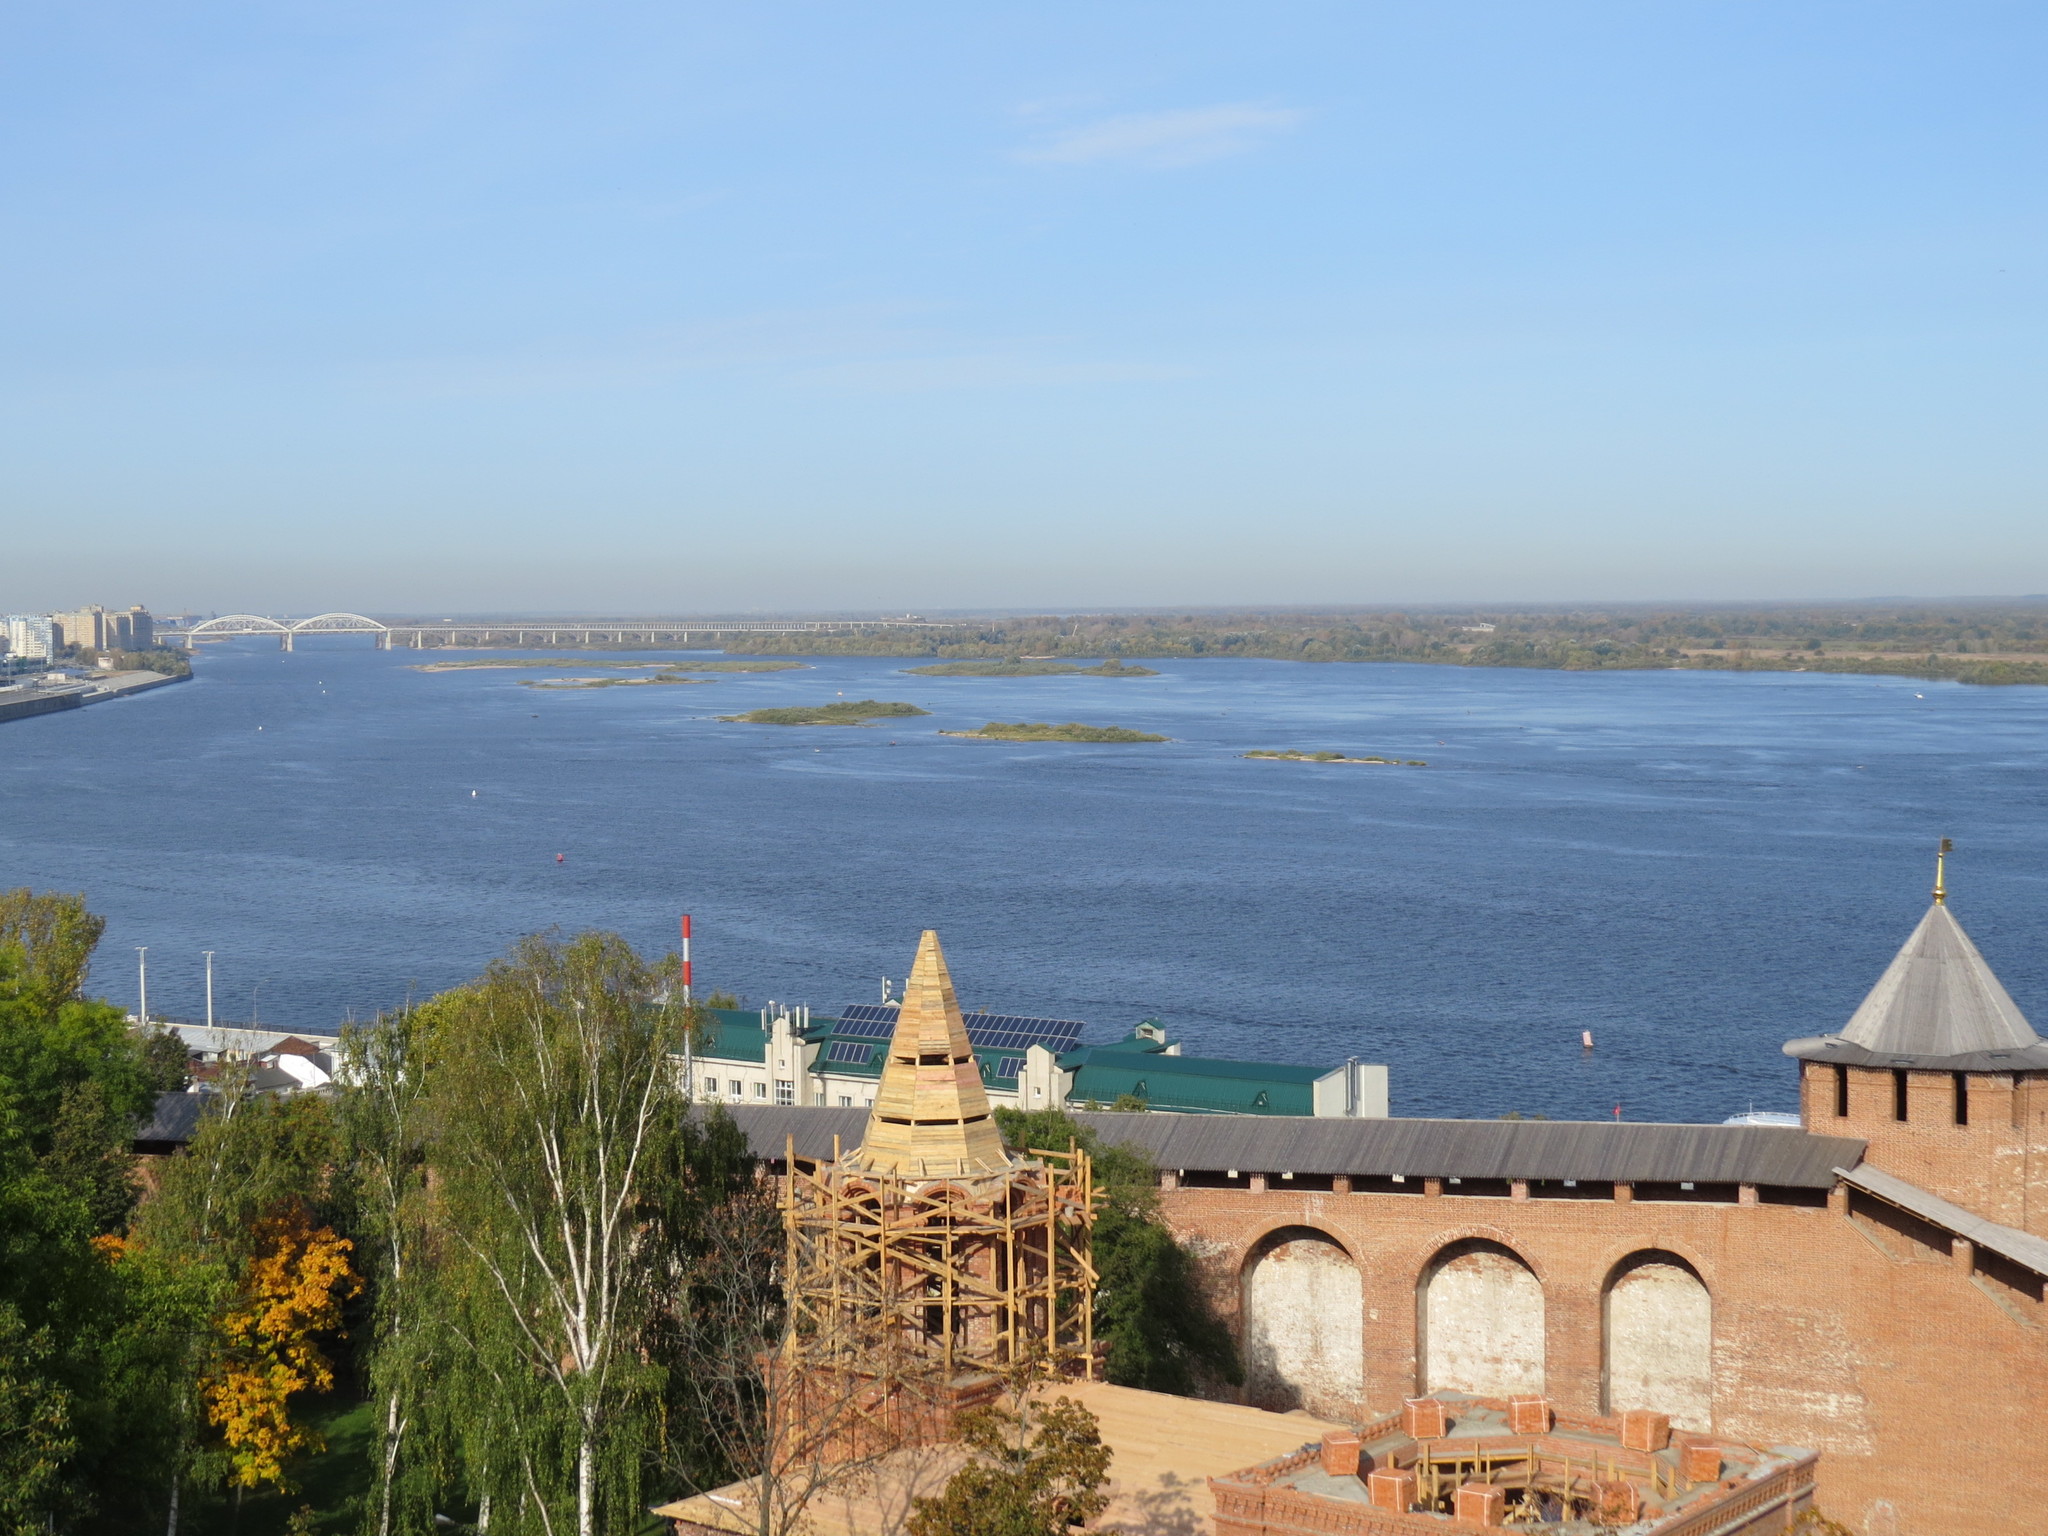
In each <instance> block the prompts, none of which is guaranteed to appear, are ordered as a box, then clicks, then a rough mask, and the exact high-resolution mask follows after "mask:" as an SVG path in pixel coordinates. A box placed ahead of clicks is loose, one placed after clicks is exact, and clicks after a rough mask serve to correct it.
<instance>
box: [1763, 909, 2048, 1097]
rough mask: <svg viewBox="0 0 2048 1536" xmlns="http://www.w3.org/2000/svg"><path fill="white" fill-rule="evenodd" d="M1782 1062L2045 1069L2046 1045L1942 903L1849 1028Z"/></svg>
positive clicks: (1794, 1047) (1797, 1047)
mask: <svg viewBox="0 0 2048 1536" xmlns="http://www.w3.org/2000/svg"><path fill="white" fill-rule="evenodd" d="M1785 1054H1786V1055H1788V1056H1798V1057H1802V1058H1805V1059H1806V1060H1809V1061H1840V1062H1846V1063H1848V1064H1849V1065H1851V1066H1901V1067H1911V1066H1925V1067H1936V1068H1943V1069H1947V1070H1951V1071H1999V1070H2006V1071H2025V1070H2040V1069H2042V1068H2048V1042H2044V1041H2043V1040H2042V1039H2041V1037H2040V1036H2039V1035H2038V1034H2036V1033H2035V1032H2034V1027H2033V1025H2031V1024H2029V1023H2028V1022H2027V1018H2026V1015H2025V1014H2023V1013H2021V1012H2020V1009H2019V1004H2017V1003H2015V1002H2014V1001H2013V1000H2012V997H2011V995H2010V994H2008V993H2007V992H2006V990H2005V988H2004V987H2003V986H2001V985H2000V984H1999V980H1998V978H1997V977H1996V976H1995V975H1993V974H1992V972H1991V967H1990V966H1988V965H1986V964H1985V963H1984V957H1983V956H1982V955H1980V954H1979V953H1977V946H1976V945H1974V944H1972V943H1971V942H1970V939H1969V935H1968V934H1966V933H1964V932H1963V929H1962V925H1961V924H1960V923H1958V922H1957V921H1956V920H1955V917H1954V915H1953V914H1952V913H1950V911H1949V909H1948V907H1947V906H1946V904H1944V903H1942V902H1936V903H1935V904H1934V905H1933V906H1931V907H1929V908H1928V909H1927V915H1926V916H1925V917H1923V918H1921V919H1920V926H1919V927H1917V928H1915V929H1914V930H1913V933H1912V936H1911V937H1910V938H1908V939H1907V940H1906V942H1905V944H1904V945H1903V946H1902V947H1901V948H1900V950H1899V952H1898V954H1897V955H1896V956H1894V957H1893V959H1892V963H1891V964H1890V965H1888V966H1886V967H1885V972H1884V974H1883V975H1882V976H1880V977H1878V979H1877V985H1876V986H1874V987H1872V988H1871V989H1870V995H1869V996H1868V997H1866V998H1864V999H1863V1003H1862V1006H1860V1007H1859V1008H1857V1010H1856V1012H1855V1013H1854V1014H1852V1015H1851V1016H1850V1019H1849V1022H1848V1023H1847V1024H1845V1025H1843V1026H1842V1027H1841V1029H1839V1030H1837V1031H1835V1032H1834V1033H1832V1034H1826V1035H1817V1036H1813V1037H1811V1038H1808V1039H1804V1040H1794V1041H1791V1042H1790V1043H1789V1044H1787V1045H1786V1047H1785Z"/></svg>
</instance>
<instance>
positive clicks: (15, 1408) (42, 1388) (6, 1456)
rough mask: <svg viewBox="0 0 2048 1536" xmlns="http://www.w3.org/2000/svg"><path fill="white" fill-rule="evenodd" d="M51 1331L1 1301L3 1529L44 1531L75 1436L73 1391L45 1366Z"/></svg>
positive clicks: (33, 1535) (23, 1535)
mask: <svg viewBox="0 0 2048 1536" xmlns="http://www.w3.org/2000/svg"><path fill="white" fill-rule="evenodd" d="M49 1357H50V1330H49V1329H48V1328H47V1327H45V1328H38V1329H36V1330H35V1331H34V1332H30V1331H29V1328H28V1325H27V1324H26V1323H24V1322H23V1321H22V1317H21V1313H20V1312H19V1311H18V1310H17V1309H16V1308H15V1307H14V1306H13V1305H12V1304H11V1303H7V1302H0V1533H4V1536H41V1533H43V1532H44V1531H46V1530H47V1526H46V1525H45V1520H46V1519H47V1516H48V1510H49V1505H50V1501H51V1498H52V1496H53V1495H54V1494H55V1492H56V1491H57V1488H58V1484H59V1481H60V1479H61V1478H62V1476H63V1473H64V1468H65V1464H66V1463H68V1462H69V1461H70V1460H71V1456H72V1453H73V1452H74V1451H76V1450H77V1449H78V1442H77V1441H76V1440H75V1439H74V1438H72V1435H71V1433H70V1430H71V1394H70V1393H69V1392H67V1391H66V1390H65V1389H64V1387H63V1386H62V1385H61V1384H60V1383H59V1382H57V1381H56V1380H55V1379H53V1378H52V1376H51V1375H50V1374H49V1372H48V1370H47V1369H46V1367H47V1365H48V1362H49Z"/></svg>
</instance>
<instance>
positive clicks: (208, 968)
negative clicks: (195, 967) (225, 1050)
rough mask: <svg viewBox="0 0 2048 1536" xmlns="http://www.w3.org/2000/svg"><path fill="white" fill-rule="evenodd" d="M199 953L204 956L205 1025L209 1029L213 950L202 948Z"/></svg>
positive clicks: (211, 1011) (210, 1026)
mask: <svg viewBox="0 0 2048 1536" xmlns="http://www.w3.org/2000/svg"><path fill="white" fill-rule="evenodd" d="M200 953H201V954H202V955H204V956H206V1027H207V1028H208V1029H211V1028H213V951H212V950H210V949H202V950H201V951H200Z"/></svg>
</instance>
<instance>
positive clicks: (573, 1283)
mask: <svg viewBox="0 0 2048 1536" xmlns="http://www.w3.org/2000/svg"><path fill="white" fill-rule="evenodd" d="M661 977H662V973H661V972H660V971H658V970H657V969H655V968H654V967H650V966H649V965H647V964H645V963H644V962H643V961H641V960H640V959H639V957H638V956H636V955H635V954H634V953H633V951H632V949H631V948H630V947H629V946H628V945H627V944H626V943H625V941H624V940H622V939H620V938H619V937H617V936H616V935H613V934H601V933H586V934H581V935H578V936H576V937H575V938H573V939H570V940H567V941H561V940H557V939H554V938H552V937H547V936H538V937H534V938H530V939H527V940H525V941H523V942H522V943H521V944H520V945H519V946H518V947H517V948H516V949H515V950H514V952H513V953H512V955H511V956H510V957H508V958H507V959H505V960H503V961H500V962H498V963H496V964H494V965H493V966H492V967H491V968H490V970H489V971H488V972H486V974H485V975H484V976H483V977H482V978H481V979H480V980H479V981H478V982H476V983H475V984H474V985H472V986H469V987H466V988H463V989H461V990H460V991H457V992H453V993H448V994H445V995H444V996H442V997H441V998H439V999H437V1000H436V1001H435V1003H434V1004H433V1005H432V1009H433V1013H432V1028H431V1029H430V1030H429V1031H428V1032H427V1034H426V1035H425V1037H424V1038H423V1039H422V1040H421V1041H420V1042H419V1047H420V1049H421V1051H422V1052H423V1054H424V1057H425V1059H426V1073H427V1077H426V1084H427V1086H426V1105H425V1108H426V1113H427V1115H428V1117H429V1119H430V1121H431V1133H430V1137H429V1141H428V1144H427V1146H428V1150H427V1160H428V1164H429V1167H430V1170H431V1175H430V1183H431V1186H432V1190H433V1194H432V1200H431V1209H430V1211H429V1216H428V1219H429V1221H430V1223H431V1225H432V1228H433V1235H432V1238H431V1246H432V1248H433V1250H434V1255H435V1259H434V1267H435V1273H434V1276H433V1278H432V1282H431V1283H432V1286H433V1289H434V1290H435V1292H436V1293H437V1310H438V1319H439V1320H438V1322H437V1324H436V1326H437V1327H438V1328H440V1329H442V1330H444V1331H445V1336H446V1338H447V1340H448V1343H449V1346H450V1347H451V1348H452V1349H453V1350H454V1351H455V1353H456V1355H457V1357H458V1358H459V1361H460V1369H459V1371H450V1372H449V1373H448V1374H447V1376H445V1377H444V1378H443V1380H444V1382H445V1385H446V1387H447V1389H448V1391H447V1394H446V1401H447V1403H448V1406H449V1408H450V1410H451V1411H452V1412H453V1414H455V1415H456V1417H457V1419H458V1421H459V1422H457V1423H456V1424H455V1426H454V1427H455V1431H456V1435H457V1437H458V1438H459V1440H460V1442H461V1445H462V1449H463V1457H462V1459H463V1462H464V1465H465V1469H466V1475H467V1482H468V1484H469V1489H470V1493H471V1496H472V1498H474V1499H475V1500H476V1501H477V1502H478V1503H479V1505H487V1507H488V1509H489V1510H490V1516H489V1518H490V1524H491V1529H492V1531H493V1533H494V1536H499V1533H502V1532H506V1531H512V1532H517V1533H520V1536H524V1533H526V1532H529V1531H530V1532H534V1533H537V1536H558V1533H564V1536H565V1533H567V1532H570V1531H573V1532H575V1533H576V1536H596V1533H597V1532H598V1531H599V1530H600V1529H605V1530H615V1529H623V1528H625V1527H626V1526H627V1525H629V1524H631V1523H634V1522H635V1521H637V1519H638V1518H639V1510H640V1505H641V1486H642V1480H643V1474H644V1472H645V1471H646V1470H647V1467H648V1465H649V1463H650V1462H651V1461H652V1460H653V1459H654V1454H655V1452H656V1451H657V1448H658V1447H659V1445H660V1443H661V1427H660V1416H659V1412H658V1409H659V1405H660V1403H661V1400H662V1397H663V1395H664V1392H663V1389H664V1386H665V1382H666V1375H667V1367H668V1365H669V1360H668V1358H667V1356H666V1352H665V1351H664V1349H663V1348H662V1344H663V1337H662V1332H663V1331H662V1329H661V1327H660V1318H661V1316H662V1314H663V1312H664V1308H665V1305H666V1301H667V1295H666V1293H667V1290H668V1288H669V1286H670V1285H672V1284H673V1281H674V1278H675V1277H676V1276H677V1275H678V1274H679V1273H682V1272H684V1271H685V1270H687V1269H688V1268H689V1266H690V1262H691V1261H690V1250H691V1249H692V1247H693V1245H698V1244H701V1242H702V1239H703V1234H704V1231H705V1222H706V1218H707V1214H708V1213H709V1212H710V1211H711V1210H713V1209H714V1208H716V1207H717V1206H718V1205H720V1204H722V1203H723V1202H724V1201H725V1200H727V1199H728V1198H729V1197H730V1196H731V1194H732V1193H733V1191H734V1190H735V1189H737V1188H739V1187H741V1186H742V1185H744V1183H745V1182H746V1181H747V1180H748V1179H749V1178H750V1176H751V1175H750V1170H749V1164H748V1159H747V1157H746V1155H745V1148H744V1145H743V1143H742V1142H741V1141H740V1139H739V1137H738V1133H737V1131H736V1130H735V1129H734V1128H733V1127H732V1124H731V1122H730V1121H729V1120H727V1119H725V1118H724V1117H723V1116H717V1117H715V1118H713V1119H709V1120H706V1121H704V1122H703V1123H701V1124H693V1122H692V1121H691V1118H690V1116H689V1115H688V1113H687V1100H686V1096H685V1089H684V1085H683V1084H682V1082H681V1078H680V1073H679V1072H678V1070H677V1066H676V1063H675V1061H674V1059H673V1054H672V1053H673V1051H674V1050H675V1049H676V1048H677V1047H678V1046H679V1044H680V1041H681V1031H682V1029H683V1028H684V1027H685V1024H686V1020H685V1018H684V1016H683V1013H682V1011H681V1010H680V1009H678V1008H675V1007H673V1006H670V1005H663V1004H657V1003H655V1002H653V1001H652V999H654V998H656V997H657V996H658V995H660V994H661V992H662V988H661Z"/></svg>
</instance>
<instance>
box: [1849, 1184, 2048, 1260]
mask: <svg viewBox="0 0 2048 1536" xmlns="http://www.w3.org/2000/svg"><path fill="white" fill-rule="evenodd" d="M1837 1171H1838V1172H1839V1173H1840V1174H1841V1175H1842V1177H1843V1178H1845V1179H1847V1180H1848V1181H1849V1182H1850V1183H1851V1184H1854V1185H1855V1186H1856V1187H1857V1188H1858V1189H1861V1190H1864V1191H1867V1192H1868V1193H1870V1194H1873V1195H1876V1196H1877V1197H1878V1199H1880V1200H1888V1201H1890V1202H1891V1203H1892V1204H1893V1205H1896V1206H1898V1207H1899V1208H1900V1209H1901V1210H1907V1211H1911V1212H1912V1213H1913V1214H1914V1215H1915V1216H1918V1217H1920V1218H1921V1219H1922V1220H1924V1221H1931V1222H1933V1223H1934V1224H1935V1225H1936V1226H1937V1227H1946V1228H1947V1229H1948V1230H1949V1231H1951V1232H1953V1233H1955V1234H1956V1235H1957V1236H1958V1237H1967V1238H1968V1239H1969V1240H1970V1241H1971V1242H1973V1243H1975V1244H1976V1245H1977V1246H1978V1247H1979V1248H1989V1249H1990V1250H1991V1251H1992V1252H1993V1253H2002V1254H2004V1255H2005V1256H2006V1257H2007V1258H2008V1259H2011V1260H2012V1261H2013V1262H2014V1263H2015V1264H2022V1265H2025V1266H2026V1267H2027V1268H2028V1269H2031V1270H2032V1271H2033V1272H2034V1273H2035V1274H2037V1275H2048V1238H2042V1237H2036V1236H2034V1234H2033V1233H2031V1232H2022V1231H2021V1230H2020V1229H2019V1228H2018V1227H2007V1226H2001V1225H1999V1223H1997V1222H1995V1221H1986V1220H1985V1219H1984V1218H1983V1217H1981V1216H1973V1215H1971V1214H1970V1213H1969V1212H1968V1211H1966V1210H1964V1209H1963V1208H1962V1207H1961V1206H1960V1205H1955V1204H1952V1203H1950V1202H1949V1201H1947V1200H1944V1199H1942V1198H1941V1196H1939V1195H1930V1194H1929V1193H1928V1192H1927V1191H1926V1190H1924V1189H1922V1188H1921V1187H1920V1186H1919V1185H1917V1184H1908V1183H1907V1182H1906V1181H1905V1180H1904V1179H1900V1178H1894V1177H1893V1176H1892V1175H1891V1174H1889V1173H1884V1172H1881V1171H1880V1170H1878V1169H1876V1168H1871V1167H1867V1166H1866V1167H1862V1168H1842V1169H1838V1170H1837Z"/></svg>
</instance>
